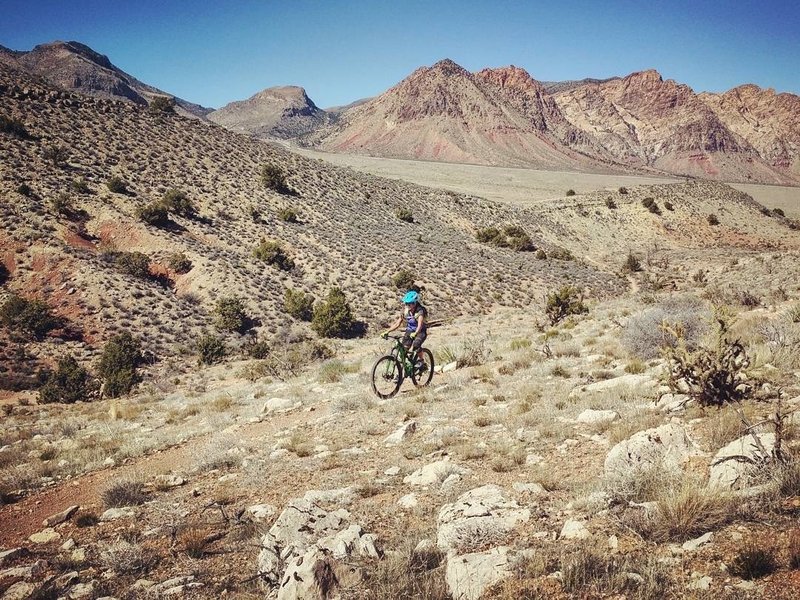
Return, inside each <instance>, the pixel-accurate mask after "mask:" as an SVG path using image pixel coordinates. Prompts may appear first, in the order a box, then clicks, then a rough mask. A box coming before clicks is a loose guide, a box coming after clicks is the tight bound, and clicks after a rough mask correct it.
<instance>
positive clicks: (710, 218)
mask: <svg viewBox="0 0 800 600" xmlns="http://www.w3.org/2000/svg"><path fill="white" fill-rule="evenodd" d="M706 220H707V221H708V224H709V225H719V217H717V215H715V214H714V213H711V214H709V215H708V217H706Z"/></svg>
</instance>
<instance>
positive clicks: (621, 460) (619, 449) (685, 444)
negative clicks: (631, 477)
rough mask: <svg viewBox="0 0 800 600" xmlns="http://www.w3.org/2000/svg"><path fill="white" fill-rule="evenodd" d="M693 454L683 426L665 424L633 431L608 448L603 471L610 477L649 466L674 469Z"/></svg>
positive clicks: (693, 450) (692, 445)
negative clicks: (627, 436)
mask: <svg viewBox="0 0 800 600" xmlns="http://www.w3.org/2000/svg"><path fill="white" fill-rule="evenodd" d="M696 454H698V450H697V448H696V447H695V445H694V444H693V443H692V441H691V440H690V439H689V437H688V436H687V435H686V431H685V430H684V429H683V427H681V426H680V425H677V424H675V423H669V424H667V425H662V426H661V427H656V428H654V429H647V430H645V431H640V432H638V433H635V434H634V435H633V436H631V437H630V438H629V439H627V440H623V441H621V442H619V443H618V444H617V445H616V446H614V447H613V448H611V450H610V451H609V452H608V454H607V455H606V460H605V472H606V475H607V476H612V477H613V476H618V475H627V474H630V473H631V472H635V471H636V470H642V469H650V468H661V469H678V468H680V467H681V466H682V465H683V463H684V462H685V461H686V460H688V459H689V458H690V457H691V456H694V455H696Z"/></svg>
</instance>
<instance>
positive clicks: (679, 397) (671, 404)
mask: <svg viewBox="0 0 800 600" xmlns="http://www.w3.org/2000/svg"><path fill="white" fill-rule="evenodd" d="M688 403H689V396H687V395H686V394H664V395H663V396H661V399H660V400H659V401H658V402H657V403H656V409H657V410H660V411H661V412H665V413H669V412H679V411H682V410H684V409H685V408H686V405H687V404H688Z"/></svg>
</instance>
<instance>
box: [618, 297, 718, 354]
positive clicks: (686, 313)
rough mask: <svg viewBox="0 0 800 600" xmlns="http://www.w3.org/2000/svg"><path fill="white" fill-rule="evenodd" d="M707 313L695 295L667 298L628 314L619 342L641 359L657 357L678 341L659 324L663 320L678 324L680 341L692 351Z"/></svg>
mask: <svg viewBox="0 0 800 600" xmlns="http://www.w3.org/2000/svg"><path fill="white" fill-rule="evenodd" d="M709 316H710V315H709V313H708V311H707V310H706V309H705V308H704V307H703V304H702V302H700V300H698V299H697V298H693V297H688V296H687V297H677V298H669V299H667V300H664V301H663V302H661V303H660V304H657V305H655V306H651V307H650V308H647V309H646V310H643V311H642V312H640V313H638V314H635V315H632V316H631V317H629V318H628V321H627V323H626V324H625V327H624V329H623V330H622V336H621V341H622V345H623V347H624V348H625V349H626V350H627V351H628V353H629V354H630V355H631V356H635V357H638V358H640V359H642V360H650V359H652V358H656V357H658V356H659V355H660V354H661V352H662V351H663V350H664V349H666V348H670V347H674V346H675V345H676V343H677V341H676V339H675V336H674V335H672V334H670V333H669V332H668V331H666V330H665V329H664V328H663V327H662V325H663V324H664V323H665V322H666V323H672V324H675V325H678V326H680V328H681V331H682V334H683V341H684V343H685V344H686V347H687V349H689V350H690V351H692V350H695V349H696V348H697V345H698V344H699V342H700V338H701V337H702V335H703V333H704V332H705V330H706V322H707V320H708V318H709Z"/></svg>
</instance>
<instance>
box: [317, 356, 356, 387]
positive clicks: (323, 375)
mask: <svg viewBox="0 0 800 600" xmlns="http://www.w3.org/2000/svg"><path fill="white" fill-rule="evenodd" d="M359 368H360V365H359V364H352V365H347V364H345V363H344V362H342V361H341V360H338V359H332V360H329V361H327V362H325V363H323V364H322V366H321V367H320V369H319V375H318V380H319V381H320V383H337V382H339V381H341V380H342V377H343V376H344V375H346V374H347V373H358V371H359Z"/></svg>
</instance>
